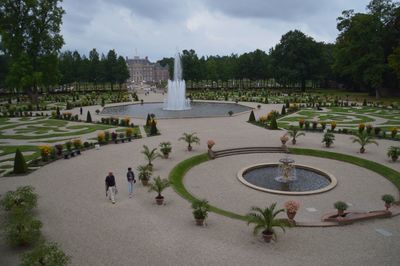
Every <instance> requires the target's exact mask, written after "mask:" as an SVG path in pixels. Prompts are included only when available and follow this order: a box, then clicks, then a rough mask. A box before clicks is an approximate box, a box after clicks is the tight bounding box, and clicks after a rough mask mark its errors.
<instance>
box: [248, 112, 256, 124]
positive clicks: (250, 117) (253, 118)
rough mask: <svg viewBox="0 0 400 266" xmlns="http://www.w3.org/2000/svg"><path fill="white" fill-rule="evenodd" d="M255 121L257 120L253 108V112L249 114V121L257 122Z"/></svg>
mask: <svg viewBox="0 0 400 266" xmlns="http://www.w3.org/2000/svg"><path fill="white" fill-rule="evenodd" d="M255 121H256V117H255V116H254V112H253V110H251V113H250V115H249V122H255Z"/></svg>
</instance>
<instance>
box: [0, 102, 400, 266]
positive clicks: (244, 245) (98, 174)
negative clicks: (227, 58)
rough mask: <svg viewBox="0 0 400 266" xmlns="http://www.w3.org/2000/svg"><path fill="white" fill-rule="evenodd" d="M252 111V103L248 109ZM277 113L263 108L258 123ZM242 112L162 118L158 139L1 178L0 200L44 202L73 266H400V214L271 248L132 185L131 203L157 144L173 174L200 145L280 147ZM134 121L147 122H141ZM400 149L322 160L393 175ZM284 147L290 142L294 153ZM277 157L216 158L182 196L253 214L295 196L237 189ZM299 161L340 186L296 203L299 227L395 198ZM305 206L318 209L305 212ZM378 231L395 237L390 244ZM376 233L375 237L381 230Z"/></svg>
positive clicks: (3, 260) (305, 141)
mask: <svg viewBox="0 0 400 266" xmlns="http://www.w3.org/2000/svg"><path fill="white" fill-rule="evenodd" d="M143 97H144V99H145V102H148V101H157V100H161V95H154V94H150V96H143ZM247 105H249V106H252V107H255V106H256V105H257V104H255V103H254V104H247ZM280 108H281V106H280V105H276V106H274V105H263V106H262V108H261V109H260V110H256V111H255V113H256V116H259V115H264V114H266V113H268V112H269V111H270V110H272V109H277V110H280ZM248 116H249V114H248V113H246V114H242V115H238V116H233V117H224V118H197V119H177V120H173V119H167V120H159V121H158V124H157V126H158V128H159V129H160V131H161V133H162V135H161V136H156V137H149V138H147V137H144V138H142V139H138V140H135V141H133V142H130V143H127V144H118V145H107V146H104V147H101V149H100V150H90V151H87V152H84V153H83V154H82V155H81V156H79V157H77V158H73V159H70V160H58V161H56V162H54V163H51V164H49V165H47V166H45V167H43V168H41V169H39V170H37V171H35V172H33V173H32V174H29V175H27V176H20V177H2V178H0V194H2V195H3V194H4V193H5V192H6V191H8V190H13V189H15V188H16V187H18V186H22V185H33V186H34V187H35V188H36V192H37V193H38V194H39V196H40V198H39V202H38V209H37V211H36V212H37V216H38V218H39V219H40V220H41V221H42V222H43V234H44V236H45V237H46V239H48V240H50V241H56V242H58V243H59V244H60V245H61V247H62V249H63V250H64V251H65V252H66V253H67V254H69V255H71V256H72V261H71V262H72V263H71V264H72V265H385V266H386V265H400V256H399V254H398V251H399V249H400V226H399V222H400V216H397V217H394V218H391V219H381V220H372V221H366V222H361V223H356V224H353V225H349V226H343V227H329V228H319V227H316V228H305V227H301V228H300V227H298V228H291V229H288V230H287V231H286V233H285V234H283V233H279V234H278V242H276V243H272V244H266V243H264V242H263V241H262V239H261V238H260V237H259V236H257V237H254V236H253V235H252V228H251V227H248V226H247V225H246V223H245V222H243V221H238V220H234V219H230V218H226V217H224V216H220V215H217V214H214V213H210V215H209V219H208V220H207V226H206V227H202V228H201V227H197V226H196V225H195V224H194V221H193V217H192V213H191V212H192V211H191V208H190V204H189V203H188V202H187V201H186V200H184V199H182V198H181V197H180V196H178V195H177V194H176V193H175V192H174V191H173V190H172V189H171V188H169V189H167V190H166V191H165V192H164V196H165V198H166V205H165V206H161V207H160V206H157V205H156V204H155V202H154V196H155V194H154V193H148V192H147V188H144V187H143V186H142V185H141V184H138V183H137V185H136V187H135V191H134V193H135V194H134V196H133V198H131V199H130V198H128V191H127V186H126V178H125V173H126V169H127V168H128V167H133V168H134V169H136V167H137V166H138V165H140V164H143V163H145V161H144V158H143V155H142V154H141V153H140V151H141V149H142V145H143V144H146V145H148V146H149V147H151V148H152V147H157V146H158V144H159V143H160V142H162V141H170V142H171V143H172V153H171V155H170V158H169V159H167V160H165V159H157V160H156V161H155V163H154V175H153V176H158V175H160V176H161V177H163V178H166V177H168V174H169V172H170V171H171V169H172V168H173V167H174V166H175V165H176V164H178V163H179V162H180V161H182V160H184V159H186V158H188V157H191V156H194V155H196V154H201V153H205V152H206V150H207V147H206V141H207V140H208V139H213V140H214V141H215V142H216V145H215V147H214V149H216V150H220V149H226V148H234V147H246V146H279V145H280V141H279V137H280V136H281V135H282V134H283V132H282V131H270V130H265V129H263V128H260V127H257V126H254V125H251V124H249V123H247V122H246V120H247V119H248ZM136 121H138V122H139V124H143V123H144V121H140V120H137V119H136ZM183 132H197V135H198V136H199V137H200V139H201V145H199V146H198V145H195V146H194V149H193V151H192V152H188V151H187V150H186V145H185V143H183V142H179V141H178V138H179V137H180V136H181V134H182V133H183ZM321 139H322V135H321V134H318V133H307V134H306V136H305V137H300V138H299V139H298V144H297V145H296V146H298V147H302V148H303V147H306V148H312V149H322V150H327V149H326V148H324V147H323V146H322V144H321ZM391 145H397V144H396V143H394V142H391V141H388V140H379V146H378V147H376V146H374V145H372V146H367V147H366V148H367V152H366V153H365V154H362V155H361V154H359V153H358V150H359V146H358V145H357V144H353V143H351V140H350V137H349V136H346V135H337V136H336V141H335V144H334V145H333V146H332V148H330V149H328V150H329V151H334V152H339V153H344V154H350V155H353V156H359V157H362V158H365V159H368V160H371V161H375V162H378V163H380V164H383V165H386V166H389V167H392V168H393V169H396V170H398V171H400V163H391V162H390V161H389V160H388V158H387V157H386V151H387V148H388V147H389V146H391ZM289 146H291V144H289ZM280 156H283V155H282V154H274V155H272V154H251V155H240V156H231V157H225V158H219V159H216V160H214V161H209V162H206V163H204V164H201V165H199V166H196V167H194V168H193V169H191V170H190V171H189V172H188V173H187V175H186V177H185V185H186V186H187V188H188V190H189V191H190V192H192V193H193V194H194V195H196V196H198V197H200V198H207V199H208V200H209V201H210V203H211V204H213V205H215V206H217V207H220V208H223V209H227V210H231V211H234V212H237V213H240V214H245V213H246V212H248V211H249V208H250V207H251V206H254V205H256V206H260V207H265V206H267V205H269V204H270V203H272V202H275V201H276V202H278V205H279V206H280V207H283V202H284V201H286V200H287V199H289V198H290V199H293V197H286V196H279V195H271V194H266V193H264V192H260V191H256V190H253V189H250V188H248V187H246V186H244V185H243V184H241V183H240V182H239V181H238V180H237V178H236V173H237V171H239V170H240V168H243V167H245V166H246V165H250V164H255V163H261V162H276V161H277V160H278V159H279V158H280ZM293 158H294V159H295V160H296V161H298V162H299V163H303V164H307V165H310V166H315V167H317V168H319V169H323V170H326V171H327V172H329V173H331V174H333V175H334V176H335V177H336V178H337V179H338V182H339V183H338V185H337V187H336V188H334V189H333V190H331V191H329V192H326V193H323V194H320V195H312V196H301V197H296V198H295V199H297V200H299V201H300V204H301V209H300V212H299V214H298V219H299V220H318V219H319V218H320V217H321V216H322V215H323V214H324V213H326V212H329V211H333V203H334V202H335V201H337V200H343V201H346V202H348V203H351V204H352V205H353V206H351V207H350V209H354V210H374V209H381V208H382V207H383V202H382V201H381V200H380V197H381V195H382V194H384V193H391V194H394V195H396V197H397V198H398V196H399V195H398V191H397V189H396V188H395V187H394V186H393V185H392V184H391V183H390V182H388V181H387V180H386V179H384V178H383V177H381V176H379V175H377V174H376V173H374V172H371V171H369V170H366V169H364V168H360V167H357V166H354V165H351V164H348V163H342V162H337V161H332V160H328V159H322V158H314V157H307V156H293ZM109 171H113V172H114V174H115V176H116V179H117V186H118V189H119V194H118V195H117V203H116V205H112V204H111V203H110V202H109V201H107V200H106V198H105V192H104V178H105V176H106V174H107V173H108V172H109ZM306 208H314V209H315V210H316V211H314V212H310V211H307V210H306ZM377 229H378V231H379V229H383V230H385V231H384V232H388V233H390V235H388V236H385V235H382V234H380V233H379V232H378V231H376V230H377ZM381 232H382V231H381ZM19 253H20V252H19V251H15V250H13V249H10V248H9V247H8V245H6V244H5V243H4V240H3V239H0V265H18V261H19V260H18V256H17V254H19Z"/></svg>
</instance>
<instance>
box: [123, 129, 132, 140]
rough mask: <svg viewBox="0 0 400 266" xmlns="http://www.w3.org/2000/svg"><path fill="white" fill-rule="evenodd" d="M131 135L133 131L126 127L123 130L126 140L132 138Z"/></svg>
mask: <svg viewBox="0 0 400 266" xmlns="http://www.w3.org/2000/svg"><path fill="white" fill-rule="evenodd" d="M132 133H133V129H132V128H130V127H128V128H127V129H126V130H125V135H126V137H127V138H130V137H132Z"/></svg>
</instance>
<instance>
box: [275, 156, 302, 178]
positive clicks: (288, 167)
mask: <svg viewBox="0 0 400 266" xmlns="http://www.w3.org/2000/svg"><path fill="white" fill-rule="evenodd" d="M279 162H280V163H281V164H280V165H279V170H280V172H281V175H279V176H277V177H276V178H275V180H276V181H278V182H281V183H289V182H291V181H294V180H296V179H297V178H296V174H295V171H294V170H295V169H294V165H293V163H294V160H293V159H290V158H288V157H286V158H282V159H280V160H279Z"/></svg>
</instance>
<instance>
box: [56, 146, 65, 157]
mask: <svg viewBox="0 0 400 266" xmlns="http://www.w3.org/2000/svg"><path fill="white" fill-rule="evenodd" d="M54 147H55V148H56V151H57V155H58V156H61V155H62V151H63V148H64V147H63V145H61V144H57V145H56V146H54Z"/></svg>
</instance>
